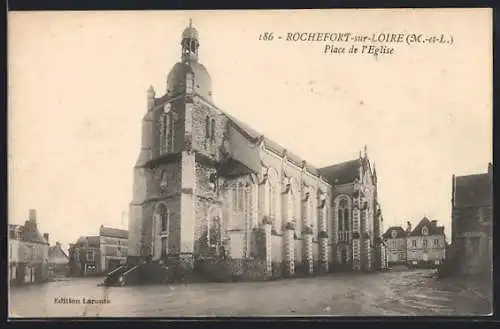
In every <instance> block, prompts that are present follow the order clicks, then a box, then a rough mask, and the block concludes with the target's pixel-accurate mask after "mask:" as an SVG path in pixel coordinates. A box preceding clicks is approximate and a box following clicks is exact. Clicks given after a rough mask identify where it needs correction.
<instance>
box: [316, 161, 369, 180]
mask: <svg viewBox="0 0 500 329" xmlns="http://www.w3.org/2000/svg"><path fill="white" fill-rule="evenodd" d="M361 164H362V162H361V160H360V159H355V160H350V161H345V162H342V163H337V164H334V165H332V166H328V167H324V168H320V169H318V171H319V174H320V175H321V176H323V177H325V179H326V180H327V182H328V183H330V184H331V185H334V184H337V185H340V184H345V183H350V182H352V181H354V180H355V179H356V178H358V177H359V168H360V167H361Z"/></svg>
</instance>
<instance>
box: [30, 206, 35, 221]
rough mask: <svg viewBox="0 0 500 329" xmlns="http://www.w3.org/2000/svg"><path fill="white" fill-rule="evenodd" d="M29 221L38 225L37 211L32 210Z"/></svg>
mask: <svg viewBox="0 0 500 329" xmlns="http://www.w3.org/2000/svg"><path fill="white" fill-rule="evenodd" d="M29 221H30V222H33V223H36V209H30V214H29Z"/></svg>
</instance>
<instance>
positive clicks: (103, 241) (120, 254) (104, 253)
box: [99, 225, 128, 273]
mask: <svg viewBox="0 0 500 329" xmlns="http://www.w3.org/2000/svg"><path fill="white" fill-rule="evenodd" d="M99 247H100V255H101V264H100V268H101V269H102V272H105V273H107V272H110V271H112V270H114V269H115V268H117V267H118V266H120V265H122V264H124V263H126V261H127V249H128V231H127V230H121V229H117V228H112V227H105V226H103V225H101V227H100V228H99Z"/></svg>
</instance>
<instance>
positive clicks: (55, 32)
mask: <svg viewBox="0 0 500 329" xmlns="http://www.w3.org/2000/svg"><path fill="white" fill-rule="evenodd" d="M8 38H9V39H8V41H9V43H8V45H9V47H8V57H9V61H8V63H9V65H8V74H9V79H8V83H9V85H8V93H9V100H8V118H9V122H8V124H9V127H8V128H9V133H8V138H9V143H8V147H9V158H8V165H9V218H8V232H9V237H8V247H9V249H8V253H9V254H8V257H9V258H8V262H9V267H8V279H9V287H10V288H9V301H8V303H9V314H10V317H11V318H12V319H14V318H38V317H43V318H51V317H54V318H56V317H57V318H60V317H158V318H161V317H190V316H195V317H199V316H245V317H248V316H291V317H294V316H332V317H341V316H368V315H379V316H399V315H412V316H424V315H425V316H428V315H434V316H444V315H446V316H448V315H471V316H478V315H489V314H491V313H492V291H493V287H492V267H493V266H492V221H493V218H492V216H493V213H492V203H493V201H492V173H493V163H492V11H491V10H490V9H397V10H392V9H384V10H382V9H380V10H354V9H353V10H333V9H332V10H286V11H285V10H274V11H175V12H174V11H137V12H131V11H129V12H118V11H116V12H113V11H109V12H90V11H88V12H64V11H59V12H10V13H9V16H8Z"/></svg>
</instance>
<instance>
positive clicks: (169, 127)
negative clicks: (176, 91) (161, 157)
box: [165, 112, 174, 152]
mask: <svg viewBox="0 0 500 329" xmlns="http://www.w3.org/2000/svg"><path fill="white" fill-rule="evenodd" d="M165 140H166V143H165V145H166V151H167V152H172V151H173V147H174V124H173V122H172V112H168V113H167V115H166V116H165Z"/></svg>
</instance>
